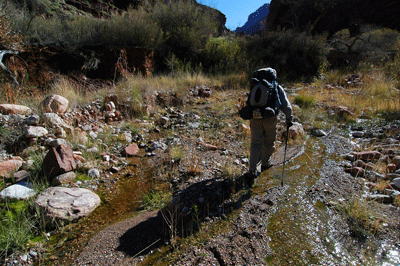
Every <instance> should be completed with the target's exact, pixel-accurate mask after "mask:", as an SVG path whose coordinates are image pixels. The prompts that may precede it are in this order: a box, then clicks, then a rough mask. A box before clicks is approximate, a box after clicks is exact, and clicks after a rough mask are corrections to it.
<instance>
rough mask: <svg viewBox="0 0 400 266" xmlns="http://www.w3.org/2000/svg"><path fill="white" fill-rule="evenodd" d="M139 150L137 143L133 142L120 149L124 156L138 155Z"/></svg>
mask: <svg viewBox="0 0 400 266" xmlns="http://www.w3.org/2000/svg"><path fill="white" fill-rule="evenodd" d="M139 152H140V149H139V147H138V145H137V144H136V143H133V144H131V145H129V146H128V147H125V148H124V149H123V150H122V155H124V156H136V155H138V154H139Z"/></svg>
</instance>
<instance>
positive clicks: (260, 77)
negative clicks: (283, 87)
mask: <svg viewBox="0 0 400 266" xmlns="http://www.w3.org/2000/svg"><path fill="white" fill-rule="evenodd" d="M247 104H248V105H250V106H251V107H252V109H253V119H259V118H264V117H271V116H274V115H277V114H278V111H279V109H280V107H281V105H282V104H281V101H280V99H279V93H278V83H277V82H276V74H275V72H274V71H273V70H272V69H271V68H262V69H259V70H256V71H255V72H254V74H253V78H252V80H251V91H250V94H249V98H248V100H247Z"/></svg>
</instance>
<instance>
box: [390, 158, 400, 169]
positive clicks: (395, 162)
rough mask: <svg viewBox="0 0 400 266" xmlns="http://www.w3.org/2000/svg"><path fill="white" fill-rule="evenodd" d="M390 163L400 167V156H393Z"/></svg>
mask: <svg viewBox="0 0 400 266" xmlns="http://www.w3.org/2000/svg"><path fill="white" fill-rule="evenodd" d="M392 164H395V165H396V167H397V168H400V156H395V157H394V158H393V160H392Z"/></svg>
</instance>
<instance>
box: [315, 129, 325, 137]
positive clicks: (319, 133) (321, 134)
mask: <svg viewBox="0 0 400 266" xmlns="http://www.w3.org/2000/svg"><path fill="white" fill-rule="evenodd" d="M311 135H313V136H315V137H325V136H327V135H328V134H327V133H326V132H325V131H323V130H321V129H313V130H311Z"/></svg>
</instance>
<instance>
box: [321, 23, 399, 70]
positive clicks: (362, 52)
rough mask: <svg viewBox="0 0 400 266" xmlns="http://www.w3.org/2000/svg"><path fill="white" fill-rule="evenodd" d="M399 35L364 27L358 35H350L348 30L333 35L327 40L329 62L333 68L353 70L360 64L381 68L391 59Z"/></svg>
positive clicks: (393, 32)
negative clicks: (330, 48)
mask: <svg viewBox="0 0 400 266" xmlns="http://www.w3.org/2000/svg"><path fill="white" fill-rule="evenodd" d="M399 37H400V33H399V32H397V31H395V30H391V29H386V28H374V27H372V26H369V25H366V26H364V27H363V28H362V32H361V33H360V34H359V35H356V36H353V35H351V33H350V31H349V29H343V30H341V31H338V32H337V33H335V34H334V35H333V36H332V38H331V39H330V40H329V43H330V44H331V46H332V52H331V54H330V61H331V65H332V66H333V67H340V68H350V70H354V69H355V68H357V67H358V65H359V64H360V63H361V62H362V63H363V64H365V65H367V67H368V68H369V67H371V66H376V65H377V66H381V65H382V64H385V63H386V62H388V61H389V60H390V59H391V58H393V54H394V52H395V45H396V42H397V41H398V40H399Z"/></svg>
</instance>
